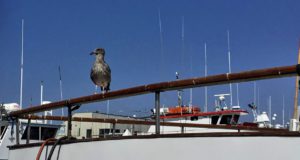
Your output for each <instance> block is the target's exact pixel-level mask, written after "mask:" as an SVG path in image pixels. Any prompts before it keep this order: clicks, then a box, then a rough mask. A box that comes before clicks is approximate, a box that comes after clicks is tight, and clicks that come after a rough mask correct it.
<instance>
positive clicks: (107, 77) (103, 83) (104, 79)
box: [90, 48, 111, 92]
mask: <svg viewBox="0 0 300 160" xmlns="http://www.w3.org/2000/svg"><path fill="white" fill-rule="evenodd" d="M90 55H96V60H95V63H94V65H93V67H92V69H91V75H90V76H91V80H92V81H93V82H94V84H95V85H96V86H99V87H100V88H101V92H108V91H109V90H110V88H109V86H110V81H111V70H110V68H109V66H108V64H107V63H106V62H105V60H104V55H105V50H104V48H97V49H95V50H94V51H93V52H91V53H90Z"/></svg>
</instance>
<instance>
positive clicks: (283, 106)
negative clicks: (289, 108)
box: [282, 96, 285, 127]
mask: <svg viewBox="0 0 300 160" xmlns="http://www.w3.org/2000/svg"><path fill="white" fill-rule="evenodd" d="M284 110H285V102H284V96H282V126H283V127H284V123H285V122H284V120H285V119H284Z"/></svg>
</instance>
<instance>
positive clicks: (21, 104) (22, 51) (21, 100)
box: [20, 19, 24, 109]
mask: <svg viewBox="0 0 300 160" xmlns="http://www.w3.org/2000/svg"><path fill="white" fill-rule="evenodd" d="M23 54H24V19H22V47H21V82H20V83H21V84H20V109H22V106H23V65H24V63H23V62H24V61H23Z"/></svg>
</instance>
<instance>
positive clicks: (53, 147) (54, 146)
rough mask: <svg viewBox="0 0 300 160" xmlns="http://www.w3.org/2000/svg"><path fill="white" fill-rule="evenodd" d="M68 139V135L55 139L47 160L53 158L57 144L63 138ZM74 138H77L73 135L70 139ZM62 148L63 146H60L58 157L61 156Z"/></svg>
mask: <svg viewBox="0 0 300 160" xmlns="http://www.w3.org/2000/svg"><path fill="white" fill-rule="evenodd" d="M66 139H68V136H64V137H61V138H59V139H57V140H56V141H55V143H54V144H53V146H52V148H51V150H50V152H49V156H48V158H47V160H51V157H52V155H53V153H54V150H55V148H56V146H57V145H58V144H59V143H60V142H61V141H62V140H66ZM74 139H76V138H74V137H71V139H70V140H74ZM60 148H61V147H59V150H58V153H57V154H58V155H57V158H58V157H59V152H60Z"/></svg>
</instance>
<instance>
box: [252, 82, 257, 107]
mask: <svg viewBox="0 0 300 160" xmlns="http://www.w3.org/2000/svg"><path fill="white" fill-rule="evenodd" d="M253 103H254V104H255V105H257V104H256V82H255V81H254V82H253Z"/></svg>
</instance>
